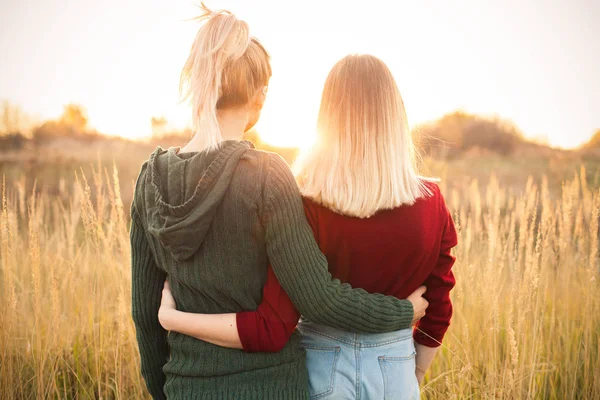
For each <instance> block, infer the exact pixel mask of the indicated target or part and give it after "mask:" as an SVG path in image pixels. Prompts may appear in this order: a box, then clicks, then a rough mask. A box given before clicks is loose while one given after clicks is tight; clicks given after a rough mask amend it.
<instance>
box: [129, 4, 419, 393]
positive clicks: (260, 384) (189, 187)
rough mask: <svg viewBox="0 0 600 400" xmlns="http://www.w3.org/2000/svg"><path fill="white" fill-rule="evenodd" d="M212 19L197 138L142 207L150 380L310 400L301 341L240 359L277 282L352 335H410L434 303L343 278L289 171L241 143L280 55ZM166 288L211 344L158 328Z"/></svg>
mask: <svg viewBox="0 0 600 400" xmlns="http://www.w3.org/2000/svg"><path fill="white" fill-rule="evenodd" d="M202 9H203V14H202V15H201V16H200V18H199V20H200V21H201V22H202V23H203V25H202V27H201V28H200V30H199V31H198V34H197V35H196V38H195V39H194V43H193V45H192V49H191V52H190V55H189V58H188V60H187V62H186V64H185V67H184V69H183V72H182V79H181V82H182V90H183V92H184V93H185V95H186V97H188V98H189V99H190V100H191V104H192V112H193V120H194V124H195V127H196V131H195V134H194V137H193V138H192V139H191V141H190V142H189V143H188V144H187V145H186V146H185V147H183V148H169V149H166V150H165V149H161V148H160V147H159V148H157V149H156V150H155V151H154V152H153V153H152V154H151V155H150V157H149V159H148V161H147V162H145V163H144V164H143V166H142V169H141V171H140V174H139V177H138V179H137V183H136V187H135V194H134V200H133V203H132V207H131V219H132V223H131V232H130V237H131V257H132V313H133V320H134V322H135V327H136V335H137V341H138V347H139V350H140V356H141V369H142V375H143V377H144V380H145V382H146V385H147V387H148V390H149V392H150V394H151V395H152V397H153V398H154V399H165V398H169V399H241V400H244V399H256V400H259V399H260V400H263V399H272V400H275V399H282V400H283V399H285V400H294V399H307V398H308V397H309V383H308V375H307V370H306V364H305V362H306V358H305V357H306V356H305V351H304V350H303V348H302V347H301V346H300V335H299V334H298V333H297V332H296V333H292V334H291V336H289V340H287V339H288V338H286V342H285V344H284V345H283V346H281V349H279V351H277V352H272V353H251V352H244V351H242V350H241V348H242V345H241V343H240V339H239V335H238V329H237V316H236V313H243V312H252V311H253V310H256V309H257V307H258V306H259V304H260V303H261V299H262V293H263V288H264V287H265V282H266V281H267V277H268V276H270V277H271V279H272V278H273V277H275V276H276V278H277V281H278V282H279V283H280V284H281V287H282V288H283V289H284V290H285V292H286V293H287V295H286V296H288V295H289V300H287V301H291V302H292V303H293V305H294V306H295V308H297V310H298V311H299V312H301V313H302V314H303V315H304V316H305V317H306V318H308V319H310V320H311V321H314V322H315V323H319V324H324V325H328V326H332V327H335V328H337V329H340V330H345V331H353V332H388V331H396V330H399V329H407V328H409V327H410V326H411V324H413V323H415V322H416V321H417V320H418V319H419V318H420V317H422V316H423V315H424V313H425V309H426V307H427V301H426V300H425V299H423V298H422V296H421V294H422V291H423V290H422V289H421V290H417V291H416V292H415V293H414V294H412V295H411V296H409V299H408V300H400V299H398V298H397V297H394V296H384V295H381V294H369V293H367V292H366V291H364V290H361V289H353V288H352V287H351V286H349V285H348V284H342V283H340V281H339V280H336V279H332V277H331V274H330V273H329V272H328V265H327V259H326V258H325V256H324V255H323V253H321V251H320V250H319V246H318V245H317V243H316V241H315V238H314V237H313V233H312V231H311V228H310V226H309V225H308V222H307V219H306V216H305V214H304V209H303V206H302V200H301V196H300V192H299V189H298V186H297V184H296V181H295V179H294V177H293V175H292V173H291V171H290V169H289V167H288V165H287V164H286V163H285V161H284V160H283V159H282V158H281V157H279V156H277V155H275V154H272V153H266V152H261V151H257V150H255V149H254V148H253V145H252V144H251V143H249V142H246V141H241V140H240V139H241V137H242V135H243V133H244V132H245V131H247V130H248V129H250V128H251V127H252V126H253V125H254V124H255V123H256V121H257V120H258V117H259V115H260V110H261V108H262V105H263V103H264V100H265V96H266V88H267V86H268V83H269V78H270V76H271V67H270V63H269V56H268V54H267V52H266V51H265V49H264V48H263V46H262V45H261V44H260V42H259V41H258V40H257V39H256V38H254V37H252V36H251V35H250V33H249V29H248V25H247V24H246V23H245V22H244V21H240V20H238V19H237V18H236V17H235V16H234V15H233V14H231V13H229V12H227V11H216V12H212V11H210V10H208V9H207V8H206V7H205V6H204V5H202ZM269 264H270V265H271V267H272V269H270V268H269ZM369 267H372V268H376V267H377V265H366V266H365V268H369ZM165 280H167V281H168V283H169V286H170V291H169V293H171V292H172V295H173V297H174V301H176V302H177V307H178V308H179V310H181V311H183V312H187V313H188V314H186V315H188V316H192V317H193V316H194V314H193V313H204V314H207V315H206V316H205V317H206V318H205V319H204V320H203V321H202V327H201V328H204V329H205V332H204V337H203V340H198V339H196V338H194V337H192V336H188V335H185V334H182V333H179V332H176V329H172V331H171V332H167V331H166V330H165V329H164V328H163V327H162V326H161V323H160V322H163V323H166V320H168V319H169V317H170V315H171V314H170V313H167V314H164V313H161V316H160V321H159V306H160V302H161V292H162V290H163V283H164V282H165ZM279 283H278V284H277V285H279ZM286 298H287V297H286ZM179 322H180V323H183V324H184V325H187V324H188V322H189V321H186V320H185V317H184V319H182V320H179ZM191 323H192V324H193V323H194V321H191ZM294 324H295V323H294ZM192 327H194V326H193V325H192ZM195 328H200V327H198V326H195ZM221 346H227V347H221ZM228 347H229V348H228Z"/></svg>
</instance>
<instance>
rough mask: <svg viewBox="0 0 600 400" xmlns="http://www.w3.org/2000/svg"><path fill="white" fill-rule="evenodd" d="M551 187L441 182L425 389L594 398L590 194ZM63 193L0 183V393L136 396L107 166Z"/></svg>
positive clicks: (598, 382)
mask: <svg viewBox="0 0 600 400" xmlns="http://www.w3.org/2000/svg"><path fill="white" fill-rule="evenodd" d="M538 185H539V186H538ZM548 187H549V185H548V183H547V182H546V181H541V182H537V183H536V182H534V181H533V179H531V180H530V181H529V182H528V183H527V186H526V187H525V188H521V190H509V189H508V188H506V187H504V186H503V185H502V182H498V181H497V180H496V179H495V178H494V177H493V176H492V178H491V179H490V180H489V183H488V184H487V185H486V186H485V187H479V183H478V182H477V181H476V180H473V181H471V182H470V186H469V189H467V190H464V189H462V185H461V189H460V191H459V190H457V189H456V188H453V187H448V188H444V191H445V193H446V197H447V201H448V203H449V205H450V207H451V209H452V210H453V214H454V217H455V221H456V223H457V226H458V227H459V234H460V245H459V246H458V248H457V250H456V255H457V257H458V262H457V264H456V267H455V271H456V275H457V279H458V284H457V287H456V289H455V290H454V292H453V300H454V306H455V314H454V319H453V324H452V326H451V328H450V330H449V332H448V335H447V339H446V340H445V344H444V347H443V348H442V350H441V351H440V353H439V355H438V356H437V358H436V360H435V361H434V366H433V368H432V370H431V371H430V373H429V374H428V377H427V381H426V384H425V387H424V389H423V396H424V397H425V398H430V399H450V398H455V399H465V398H474V399H492V398H493V399H526V398H535V399H575V398H576V399H597V398H600V376H599V375H598V371H600V343H599V334H600V295H599V293H600V292H599V289H600V287H599V286H600V284H599V276H598V274H599V254H598V220H599V208H600V192H599V191H598V190H597V189H591V188H588V187H587V184H586V179H585V172H584V171H582V173H581V174H578V175H577V176H576V177H575V178H574V179H573V180H571V181H570V182H565V183H564V184H563V186H562V195H561V194H560V193H559V194H558V196H551V193H550V192H549V189H548ZM59 192H60V193H59V194H58V195H54V194H53V195H52V196H50V195H48V193H46V192H45V191H44V190H41V193H38V192H35V191H30V190H29V189H25V185H24V183H23V182H22V181H19V180H14V179H13V180H10V181H7V182H5V183H4V184H3V191H2V208H1V213H0V268H1V271H0V272H1V274H0V282H1V283H0V296H1V297H0V300H1V301H0V304H1V305H2V307H1V308H0V399H34V398H35V399H37V398H40V399H45V398H77V399H87V398H94V399H99V398H103V399H113V398H114V399H134V398H143V397H144V396H146V395H145V389H144V384H143V381H142V379H141V377H140V374H139V357H138V353H137V348H136V343H135V332H134V329H133V325H132V322H131V319H130V316H129V307H130V304H129V290H130V275H129V268H130V267H129V240H128V233H127V231H128V229H127V221H126V215H127V211H126V207H125V209H124V207H123V204H122V201H121V195H120V193H119V183H118V178H117V173H116V169H115V170H114V171H113V172H111V173H109V172H107V171H106V170H104V169H100V168H95V169H94V173H93V174H92V175H91V176H90V180H89V182H88V181H87V180H86V179H85V178H84V176H83V175H82V174H78V179H77V180H76V181H75V182H74V183H73V184H72V185H71V184H63V185H62V186H60V187H59ZM515 193H525V195H523V196H519V195H517V194H515Z"/></svg>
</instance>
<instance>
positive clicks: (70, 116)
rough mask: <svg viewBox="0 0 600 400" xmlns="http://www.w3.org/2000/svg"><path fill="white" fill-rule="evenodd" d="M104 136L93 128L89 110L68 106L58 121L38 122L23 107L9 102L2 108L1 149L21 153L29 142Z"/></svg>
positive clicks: (43, 142)
mask: <svg viewBox="0 0 600 400" xmlns="http://www.w3.org/2000/svg"><path fill="white" fill-rule="evenodd" d="M99 137H100V134H99V133H98V132H96V131H95V130H92V129H89V127H88V117H87V114H86V111H85V109H84V108H83V107H82V106H80V105H77V104H67V105H66V106H65V107H64V110H63V113H62V115H61V116H60V117H59V118H58V119H57V120H50V121H45V122H42V123H36V122H35V120H34V119H33V118H32V117H31V116H29V115H27V114H26V113H24V112H23V111H22V109H21V108H20V107H19V106H15V105H12V104H10V103H9V102H8V101H5V102H4V103H3V104H2V108H1V109H0V150H21V149H23V148H25V146H26V145H27V143H32V144H33V145H35V146H37V145H42V144H45V143H48V142H51V141H53V140H56V139H59V138H61V139H62V138H70V139H77V140H89V139H92V138H93V139H97V138H99Z"/></svg>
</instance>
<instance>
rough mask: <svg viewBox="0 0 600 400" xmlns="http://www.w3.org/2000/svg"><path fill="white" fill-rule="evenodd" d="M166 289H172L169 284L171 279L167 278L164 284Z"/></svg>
mask: <svg viewBox="0 0 600 400" xmlns="http://www.w3.org/2000/svg"><path fill="white" fill-rule="evenodd" d="M163 288H164V289H167V290H171V287H170V286H169V281H168V280H166V279H165V285H164V286H163Z"/></svg>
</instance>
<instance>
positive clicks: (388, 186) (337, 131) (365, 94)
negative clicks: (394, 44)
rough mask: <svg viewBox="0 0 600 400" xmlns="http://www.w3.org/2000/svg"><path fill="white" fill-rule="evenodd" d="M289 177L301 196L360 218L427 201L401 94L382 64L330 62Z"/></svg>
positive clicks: (355, 58)
mask: <svg viewBox="0 0 600 400" xmlns="http://www.w3.org/2000/svg"><path fill="white" fill-rule="evenodd" d="M294 172H295V174H296V177H297V179H298V183H299V185H300V190H301V192H302V194H303V195H304V196H307V197H309V198H312V199H313V200H315V201H316V202H318V203H321V204H323V205H324V206H326V207H328V208H330V209H332V210H334V211H336V212H338V213H340V214H344V215H350V216H355V217H360V218H366V217H370V216H372V215H373V214H375V213H376V212H377V211H378V210H381V209H391V208H395V207H398V206H401V205H410V204H413V203H414V202H415V201H416V200H417V199H418V198H420V197H423V196H426V195H431V193H430V191H429V190H428V189H427V187H426V186H425V185H424V182H423V180H422V179H421V178H420V177H419V176H418V175H417V172H416V151H415V147H414V145H413V141H412V137H411V134H410V131H409V129H408V123H407V119H406V112H405V109H404V103H403V101H402V96H401V95H400V91H399V90H398V86H397V85H396V81H395V80H394V77H393V76H392V74H391V72H390V70H389V69H388V68H387V66H386V65H385V64H384V63H383V61H381V60H380V59H378V58H376V57H374V56H371V55H349V56H346V57H344V58H343V59H341V60H340V61H338V62H337V64H335V66H334V67H333V69H332V70H331V72H330V73H329V75H328V77H327V80H326V81H325V86H324V88H323V95H322V98H321V108H320V110H319V117H318V121H317V142H316V144H315V145H314V146H313V148H312V149H310V150H308V151H306V152H304V153H303V154H302V155H301V156H300V157H299V159H298V161H297V162H296V165H295V166H294Z"/></svg>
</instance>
